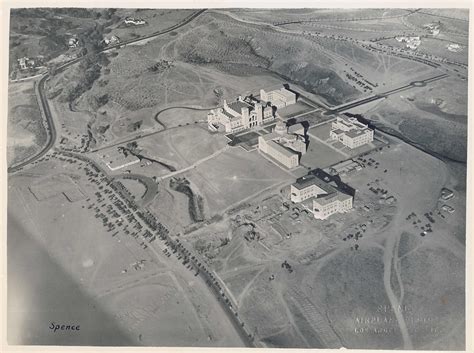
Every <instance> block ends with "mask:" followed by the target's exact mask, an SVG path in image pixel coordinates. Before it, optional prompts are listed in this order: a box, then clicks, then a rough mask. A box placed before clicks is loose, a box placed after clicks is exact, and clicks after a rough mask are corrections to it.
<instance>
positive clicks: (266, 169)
mask: <svg viewBox="0 0 474 353" xmlns="http://www.w3.org/2000/svg"><path fill="white" fill-rule="evenodd" d="M257 166H258V168H257ZM184 175H185V176H186V178H188V179H189V180H191V181H192V182H193V183H194V184H195V185H196V186H197V188H198V190H199V192H200V194H201V195H202V196H203V197H204V200H205V203H206V205H207V209H208V214H209V215H213V214H215V213H221V212H222V211H223V210H224V209H226V208H229V207H231V206H232V205H233V204H235V203H237V202H240V201H242V200H245V199H246V198H249V197H252V196H253V195H255V194H257V193H259V192H260V191H262V190H264V189H265V188H269V187H271V186H274V187H276V185H278V184H280V183H283V182H285V181H286V182H289V181H290V180H291V178H292V176H291V175H289V174H287V173H286V172H285V171H283V170H282V169H280V168H278V167H277V166H275V165H274V164H273V163H271V162H269V161H267V160H266V159H265V158H263V157H261V156H260V155H259V154H258V152H256V151H253V152H245V151H244V150H242V149H241V148H238V147H237V148H231V149H229V150H227V151H226V152H224V153H222V154H220V155H219V156H217V157H215V158H213V159H210V160H209V161H206V162H204V163H202V164H201V165H199V166H198V167H197V168H195V169H194V170H192V171H189V172H186V173H185V174H184Z"/></svg>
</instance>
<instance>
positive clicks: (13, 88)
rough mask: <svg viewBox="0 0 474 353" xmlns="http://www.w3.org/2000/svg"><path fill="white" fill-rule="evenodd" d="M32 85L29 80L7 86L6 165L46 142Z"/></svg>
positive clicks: (20, 158) (32, 152)
mask: <svg viewBox="0 0 474 353" xmlns="http://www.w3.org/2000/svg"><path fill="white" fill-rule="evenodd" d="M34 85H35V83H34V82H33V81H29V82H21V83H10V84H9V86H8V97H9V99H8V131H7V135H8V140H7V163H8V165H12V164H14V163H15V162H18V161H21V160H23V159H25V158H26V157H29V156H31V155H33V154H35V153H36V152H38V151H39V149H40V148H41V147H42V145H43V144H44V143H45V142H46V131H45V130H44V126H43V122H42V121H43V118H42V116H41V111H40V109H39V107H38V102H37V100H36V94H35V91H34V87H35V86H34Z"/></svg>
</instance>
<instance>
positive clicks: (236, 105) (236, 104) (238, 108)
mask: <svg viewBox="0 0 474 353" xmlns="http://www.w3.org/2000/svg"><path fill="white" fill-rule="evenodd" d="M227 105H228V106H229V108H230V109H232V110H233V111H235V112H237V113H239V114H241V113H242V108H249V109H251V108H253V107H252V105H250V104H248V103H246V102H243V101H233V102H231V103H228V104H227Z"/></svg>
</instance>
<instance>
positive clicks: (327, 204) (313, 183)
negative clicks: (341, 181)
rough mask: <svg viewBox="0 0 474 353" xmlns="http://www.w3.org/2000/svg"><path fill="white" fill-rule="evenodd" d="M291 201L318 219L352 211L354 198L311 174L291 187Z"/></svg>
mask: <svg viewBox="0 0 474 353" xmlns="http://www.w3.org/2000/svg"><path fill="white" fill-rule="evenodd" d="M290 198H291V201H293V202H296V203H301V204H302V205H303V207H305V208H306V209H308V210H309V211H310V212H311V213H312V214H313V216H314V218H317V219H326V218H328V217H329V216H331V215H333V214H335V213H343V212H347V211H349V210H350V209H352V200H353V196H352V195H349V194H346V193H344V192H341V191H340V190H339V189H338V188H337V185H331V182H330V181H329V180H328V181H326V180H322V179H320V178H319V177H317V176H315V175H312V174H309V175H307V176H304V177H301V178H299V179H297V180H296V182H295V183H293V184H292V185H291V190H290Z"/></svg>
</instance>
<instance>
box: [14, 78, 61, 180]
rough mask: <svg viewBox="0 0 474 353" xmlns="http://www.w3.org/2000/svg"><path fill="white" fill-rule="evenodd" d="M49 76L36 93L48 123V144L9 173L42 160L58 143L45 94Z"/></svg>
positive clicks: (41, 81)
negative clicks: (45, 84) (45, 85)
mask: <svg viewBox="0 0 474 353" xmlns="http://www.w3.org/2000/svg"><path fill="white" fill-rule="evenodd" d="M48 78H49V74H46V75H44V76H43V77H42V78H41V80H40V81H39V82H38V85H37V87H36V91H37V92H36V93H37V96H38V97H39V102H38V103H39V104H38V105H39V106H40V110H41V114H42V115H43V118H44V120H45V123H46V127H45V128H46V135H47V143H46V145H45V146H44V147H43V149H42V150H41V151H40V152H39V153H38V154H36V155H34V156H31V157H29V158H27V159H26V160H24V161H23V162H21V163H18V164H16V165H15V166H11V167H10V168H8V173H14V172H16V171H18V170H20V169H22V168H23V167H24V166H26V165H28V164H30V163H33V162H34V161H36V160H37V159H39V158H41V157H42V156H44V155H45V154H46V153H47V152H48V151H49V150H50V149H51V147H53V146H54V143H55V142H56V128H55V127H54V123H53V119H52V116H51V110H50V108H49V103H48V99H47V98H46V95H45V93H44V83H45V82H46V81H47V80H48Z"/></svg>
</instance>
